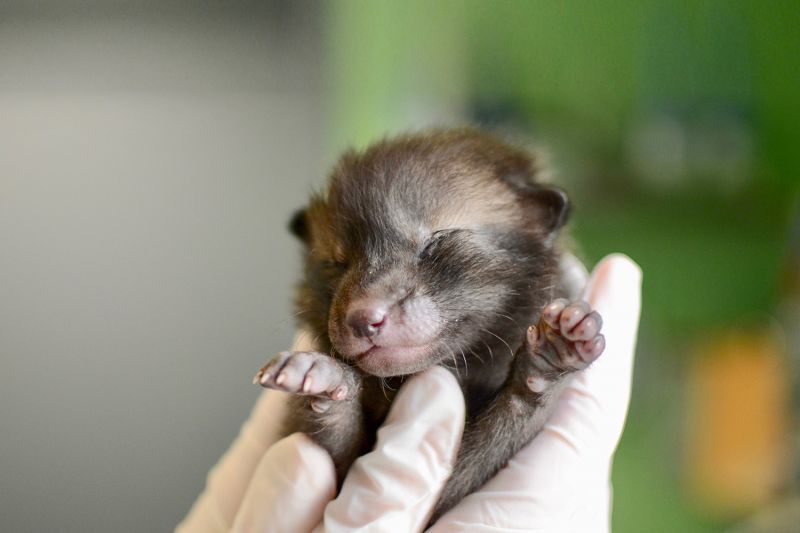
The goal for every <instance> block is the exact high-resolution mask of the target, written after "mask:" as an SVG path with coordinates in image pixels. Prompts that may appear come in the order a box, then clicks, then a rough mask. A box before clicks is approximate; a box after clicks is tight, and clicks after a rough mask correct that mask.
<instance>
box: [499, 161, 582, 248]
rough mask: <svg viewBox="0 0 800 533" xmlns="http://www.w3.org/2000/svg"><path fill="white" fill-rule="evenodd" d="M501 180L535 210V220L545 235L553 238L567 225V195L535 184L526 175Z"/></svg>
mask: <svg viewBox="0 0 800 533" xmlns="http://www.w3.org/2000/svg"><path fill="white" fill-rule="evenodd" d="M503 180H504V181H505V182H506V183H508V184H509V185H511V187H512V188H513V189H514V190H515V191H517V193H518V194H519V195H520V196H522V198H523V199H524V202H525V203H527V204H528V205H529V206H530V207H531V208H532V209H535V210H536V219H537V222H538V223H539V224H541V225H542V228H543V230H544V233H545V234H546V235H550V236H555V234H556V232H557V231H558V230H559V229H561V227H562V226H563V225H564V224H566V223H567V219H568V218H569V211H570V204H569V198H568V197H567V193H565V192H564V191H562V190H561V189H559V188H558V187H553V186H551V185H543V184H541V183H535V182H533V181H532V178H531V177H530V176H529V175H528V174H510V175H508V176H505V177H504V178H503Z"/></svg>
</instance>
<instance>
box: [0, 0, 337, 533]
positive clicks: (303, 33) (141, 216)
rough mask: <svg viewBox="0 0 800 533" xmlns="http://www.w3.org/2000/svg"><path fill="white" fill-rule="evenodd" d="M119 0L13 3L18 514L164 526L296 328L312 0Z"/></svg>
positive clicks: (12, 460)
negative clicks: (259, 372)
mask: <svg viewBox="0 0 800 533" xmlns="http://www.w3.org/2000/svg"><path fill="white" fill-rule="evenodd" d="M125 5H127V4H124V3H120V2H110V3H103V2H95V3H86V2H74V1H73V2H66V3H65V2H57V1H53V2H13V1H12V2H4V3H2V4H1V5H0V530H2V531H36V532H42V531H63V532H70V531H75V532H78V531H80V532H86V531H114V532H120V531H137V532H141V531H168V530H171V529H172V528H173V527H174V525H175V524H176V523H177V522H178V521H179V520H180V518H181V517H182V516H183V515H184V514H185V513H186V512H187V510H188V509H189V506H190V505H191V503H192V501H193V500H194V498H195V497H196V496H197V494H198V493H199V491H200V490H201V489H202V486H203V483H204V477H205V474H206V472H207V470H208V468H209V467H210V466H211V465H212V464H213V463H214V462H215V461H216V459H217V458H218V457H219V456H220V454H221V453H222V452H223V451H224V450H225V448H226V447H227V445H228V444H229V443H230V442H231V440H232V439H233V438H234V437H235V435H236V432H237V430H238V428H239V425H240V424H241V422H242V421H243V419H244V418H245V417H246V415H247V413H248V411H249V409H250V407H251V405H252V404H253V402H254V400H255V398H256V395H257V390H255V388H254V387H253V386H252V385H250V381H249V380H250V377H251V376H252V374H253V373H254V371H255V370H256V369H257V368H258V366H259V365H260V364H261V363H262V362H263V361H264V360H265V359H266V358H267V357H269V356H270V355H271V354H272V353H274V352H275V351H277V350H279V349H282V348H285V347H286V346H287V344H288V342H289V340H290V338H291V333H292V322H291V318H290V311H289V309H290V307H289V305H290V299H291V284H292V282H293V280H294V279H295V277H296V274H297V267H298V258H297V254H298V250H297V246H296V245H295V243H294V242H293V240H292V239H291V238H290V237H289V235H288V234H287V233H286V231H285V229H284V228H285V224H286V221H287V220H288V217H289V215H290V213H291V212H292V211H293V210H294V208H296V207H298V206H300V205H301V204H302V202H303V200H304V198H305V197H306V195H307V193H308V191H309V190H310V188H311V186H312V184H315V183H318V182H320V180H321V177H322V174H323V171H324V168H325V162H324V161H321V159H322V158H321V157H320V155H319V154H320V151H321V150H320V147H321V144H322V140H321V133H320V132H321V131H322V124H321V118H320V116H321V105H320V100H321V99H320V94H321V89H320V85H321V77H320V75H319V71H320V59H319V56H320V38H319V35H320V17H319V15H318V13H317V12H316V11H317V7H315V5H314V4H311V3H305V2H303V3H297V2H293V3H288V2H286V3H276V2H271V3H267V4H266V5H264V4H262V3H251V4H242V3H236V2H222V3H219V5H220V6H221V7H218V8H214V9H212V8H208V7H204V4H203V3H190V2H167V3H153V4H152V6H151V7H149V8H132V7H125ZM145 5H146V4H145ZM215 5H216V4H215ZM153 6H158V7H153Z"/></svg>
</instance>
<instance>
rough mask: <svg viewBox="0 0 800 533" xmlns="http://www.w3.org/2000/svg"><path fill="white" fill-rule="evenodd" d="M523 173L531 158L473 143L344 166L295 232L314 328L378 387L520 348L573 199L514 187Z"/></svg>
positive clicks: (437, 145)
mask: <svg viewBox="0 0 800 533" xmlns="http://www.w3.org/2000/svg"><path fill="white" fill-rule="evenodd" d="M513 158H517V159H516V160H512V159H513ZM512 163H516V164H517V166H520V165H521V166H522V167H523V169H522V170H523V171H527V172H528V173H530V172H531V171H530V164H531V162H530V160H529V159H528V158H527V156H526V155H524V154H523V153H521V152H518V151H515V150H513V149H512V148H509V147H507V146H506V145H504V144H501V143H499V142H498V141H496V140H494V139H492V138H490V137H487V136H485V135H482V134H477V133H474V132H455V133H454V132H448V133H437V134H429V135H427V136H413V137H406V138H402V139H400V140H397V141H391V142H384V143H381V144H379V145H376V146H374V147H372V148H371V149H369V150H367V152H365V153H364V154H361V155H357V154H349V155H346V156H345V157H344V158H343V159H342V161H341V163H340V165H339V166H338V167H337V169H336V170H335V172H334V175H333V177H332V180H331V184H330V188H329V189H328V191H327V192H326V194H324V195H323V196H319V197H316V198H315V199H313V200H312V203H311V205H310V206H309V208H308V209H307V210H306V211H305V212H304V214H303V215H301V217H302V218H300V219H298V220H297V221H296V223H297V224H296V229H297V230H298V231H299V232H300V233H301V234H302V235H303V236H304V238H305V240H306V242H307V244H308V252H307V257H306V269H307V270H306V280H305V282H304V284H303V288H302V293H301V298H300V305H301V307H302V309H301V312H302V313H308V314H309V315H311V316H306V317H305V319H306V320H307V321H308V322H309V323H310V324H312V326H313V325H316V326H317V328H318V329H322V328H326V329H327V333H328V336H329V338H330V340H331V342H332V344H333V347H334V348H335V349H336V351H337V352H338V353H339V354H340V355H341V356H342V357H343V358H345V359H348V360H351V361H353V362H355V363H356V364H358V366H360V367H361V368H362V369H363V370H365V371H366V372H368V373H370V374H373V375H377V376H393V375H401V374H409V373H413V372H417V371H420V370H422V369H424V368H427V367H429V366H432V365H434V364H437V363H439V362H442V361H445V362H446V361H447V360H450V361H453V360H456V359H458V360H460V359H461V358H462V357H465V356H468V355H469V352H470V351H472V350H473V349H474V348H475V347H481V350H482V351H485V350H484V349H483V344H487V345H490V346H498V344H499V343H500V342H506V343H509V344H511V345H513V344H514V343H518V342H519V341H518V339H519V338H521V334H522V331H524V328H525V327H526V326H527V325H528V323H530V321H531V320H532V318H533V316H532V314H533V309H534V308H537V307H539V306H541V305H542V304H543V303H544V300H545V299H546V298H548V297H549V292H548V290H549V288H550V287H551V286H552V284H553V282H554V280H553V276H552V273H553V271H554V257H555V254H554V252H553V251H552V248H551V243H552V237H553V232H554V231H555V230H556V229H557V228H558V226H560V224H561V223H562V222H563V218H564V210H565V209H566V200H565V197H564V196H563V193H560V192H558V191H555V190H553V189H547V188H541V187H534V186H531V185H530V184H523V183H522V182H520V181H519V179H518V178H519V176H518V175H515V176H513V177H511V178H510V179H509V176H508V175H507V173H506V172H505V171H507V168H505V167H504V166H503V165H504V164H505V165H506V166H508V165H510V164H512ZM301 316H302V315H301ZM503 349H505V347H503Z"/></svg>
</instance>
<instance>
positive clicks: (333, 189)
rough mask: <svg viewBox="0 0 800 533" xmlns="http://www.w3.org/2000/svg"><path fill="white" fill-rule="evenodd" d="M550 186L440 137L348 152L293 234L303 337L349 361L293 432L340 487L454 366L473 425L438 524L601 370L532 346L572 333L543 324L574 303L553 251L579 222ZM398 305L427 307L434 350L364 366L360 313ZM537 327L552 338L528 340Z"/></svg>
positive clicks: (465, 132) (497, 150)
mask: <svg viewBox="0 0 800 533" xmlns="http://www.w3.org/2000/svg"><path fill="white" fill-rule="evenodd" d="M536 177H537V164H536V160H535V159H534V158H533V157H532V156H531V155H530V154H529V153H527V152H526V151H524V150H521V149H518V148H516V147H514V146H511V145H509V144H507V143H505V142H503V141H501V140H499V139H498V138H496V137H493V136H491V135H488V134H486V133H483V132H480V131H476V130H473V129H459V130H433V131H428V132H424V133H420V134H411V135H406V136H402V137H398V138H395V139H390V140H384V141H381V142H379V143H377V144H374V145H372V146H371V147H369V148H368V149H367V150H366V151H364V152H361V153H358V152H352V151H351V152H348V153H346V154H345V155H344V156H343V157H342V158H341V160H340V162H339V163H338V165H337V166H336V168H335V169H334V171H333V173H332V175H331V178H330V183H329V186H328V188H327V190H326V191H325V192H323V193H322V194H319V195H316V196H314V197H313V198H312V200H311V203H310V205H309V206H308V208H307V209H306V210H304V211H303V212H301V213H300V214H298V215H297V216H296V217H295V219H294V220H293V221H292V230H293V231H294V232H295V233H296V234H297V235H298V236H300V237H301V238H302V239H303V241H304V242H305V243H306V247H305V251H304V260H305V274H304V277H303V281H302V283H301V285H300V290H299V295H298V298H297V308H298V316H299V317H300V324H301V326H303V327H304V328H306V329H308V330H310V331H311V332H312V333H313V335H314V336H315V337H316V338H317V343H318V345H319V348H318V349H319V351H320V352H321V353H320V354H316V355H314V357H317V358H319V359H318V360H319V361H320V362H325V363H326V364H329V363H331V362H332V361H333V360H331V361H327V360H326V359H325V358H327V357H328V356H327V355H323V354H330V355H331V356H332V357H333V358H334V359H335V360H336V361H339V362H335V363H332V364H333V365H334V366H332V367H331V368H332V372H334V374H335V375H336V376H339V375H341V381H337V383H341V384H343V388H342V389H341V391H347V397H346V398H337V399H336V400H337V401H334V400H332V399H331V398H333V394H332V393H331V394H328V396H327V397H326V398H323V400H325V401H324V402H323V401H322V400H321V399H320V396H319V395H316V396H307V395H302V394H300V395H296V396H293V397H292V408H291V410H290V415H289V417H288V418H287V420H286V432H287V433H291V432H295V431H303V432H306V433H308V434H309V435H312V437H313V438H314V439H315V440H316V441H317V442H318V443H320V444H321V445H322V446H324V447H325V448H326V449H327V450H328V451H329V452H330V454H331V455H332V457H333V459H334V462H335V464H336V466H337V473H338V475H339V479H340V481H341V479H342V478H343V476H344V475H345V473H346V471H347V469H348V468H349V467H350V465H351V464H352V462H353V461H354V460H355V459H356V458H357V457H358V456H359V455H361V454H363V453H365V452H366V451H368V450H369V449H370V448H371V447H372V445H373V444H374V440H375V432H376V430H377V427H378V426H379V425H380V423H381V422H382V421H383V419H384V417H385V416H386V413H387V410H388V408H389V406H390V404H391V401H392V398H393V394H394V391H395V390H396V389H397V388H399V386H400V385H401V383H402V380H403V377H404V376H405V375H408V374H411V373H414V372H417V371H420V370H423V369H424V368H428V367H430V366H433V365H437V364H438V365H443V366H446V367H448V368H450V369H451V370H452V371H453V373H454V374H455V375H456V376H457V378H458V380H459V383H460V384H461V386H462V389H463V392H464V397H465V400H466V403H467V424H466V428H465V431H464V437H463V440H462V446H461V450H460V452H459V455H458V459H457V462H456V465H455V468H454V472H453V475H452V478H451V480H450V482H449V483H448V485H447V486H446V488H445V490H444V492H443V494H442V497H441V500H440V502H439V506H438V507H437V509H436V511H435V513H434V518H435V517H437V516H439V515H440V514H441V513H442V512H444V511H446V510H447V509H449V508H450V507H452V505H454V504H455V503H457V502H458V501H459V500H460V499H461V498H463V497H464V496H465V495H466V494H468V493H470V492H472V491H474V490H476V489H477V488H479V487H480V486H481V485H482V484H483V483H484V482H485V481H486V480H487V479H488V478H489V477H491V476H493V475H494V474H495V473H496V472H497V471H498V470H499V469H500V468H502V467H503V466H504V465H505V464H506V462H507V461H508V459H509V458H510V457H511V456H513V454H515V453H516V452H517V451H518V450H519V449H520V447H521V446H523V445H524V444H525V443H527V442H529V441H530V440H531V439H532V438H533V436H534V435H535V434H536V433H537V432H538V431H539V430H540V429H541V427H542V425H543V424H544V421H545V419H546V417H547V415H548V413H549V411H550V409H551V407H552V405H553V403H554V399H555V398H556V397H557V396H558V394H559V392H560V390H561V389H562V388H563V384H564V382H565V377H564V376H565V375H567V374H568V373H569V371H571V370H576V369H579V368H582V367H584V366H586V364H588V362H591V361H590V360H588V362H587V359H586V358H580V360H579V362H578V364H575V361H574V360H573V359H572V358H571V356H567V357H565V356H564V354H565V353H566V352H563V351H559V350H560V348H559V349H556V348H553V347H552V346H549V345H548V346H549V347H544V348H543V347H542V346H539V347H538V348H535V347H533V345H535V344H536V341H535V338H536V336H537V335H538V337H539V338H540V339H544V338H545V333H546V332H547V333H548V335H551V334H552V335H558V334H559V333H558V331H557V328H556V329H553V328H549V327H548V326H547V325H546V324H544V323H543V322H542V321H541V320H540V314H541V311H542V309H543V307H544V306H545V304H547V303H549V302H551V301H553V300H554V299H555V298H557V297H559V296H565V294H563V292H564V291H563V289H562V288H561V287H560V279H559V274H558V272H559V270H558V264H559V252H558V250H557V249H556V247H555V244H554V243H555V238H556V235H557V232H558V230H559V229H560V228H561V226H562V225H563V224H564V222H565V221H566V217H567V212H568V204H567V200H566V196H565V195H564V193H562V192H561V191H559V190H558V189H555V188H552V187H549V186H545V185H542V184H539V183H537V181H536ZM392 291H397V294H398V295H400V296H397V295H395V293H394V292H392ZM389 292H391V293H392V294H391V295H390V296H386V297H387V298H392V301H395V300H397V301H399V303H398V304H396V305H401V306H402V303H403V302H404V301H405V300H404V299H405V298H421V299H424V301H425V302H427V304H426V305H428V306H429V307H430V309H432V310H433V311H431V313H434V314H435V317H436V324H437V326H436V327H437V328H438V329H437V334H436V339H435V341H433V342H431V343H430V345H429V346H428V347H427V348H426V351H425V353H424V356H421V357H420V358H417V359H413V360H411V361H407V362H404V363H402V364H401V363H399V362H398V363H395V362H394V360H391V359H389V360H388V362H387V361H378V362H374V361H369V360H368V359H367V358H365V359H359V358H357V357H353V356H352V354H349V353H347V352H348V348H346V346H349V345H348V344H347V342H349V341H348V340H347V339H351V338H352V336H351V337H348V336H347V335H345V334H344V333H343V332H342V328H343V327H346V326H343V319H342V317H343V316H344V315H345V314H346V313H347V312H348V306H350V305H351V303H352V302H353V301H354V300H357V299H359V298H364V297H366V296H365V295H367V296H369V297H372V296H374V295H375V294H381V295H386V294H388V293H389ZM403 295H405V296H403ZM587 313H588V311H587ZM556 318H557V317H556ZM596 321H597V329H598V331H599V317H597V319H596ZM537 323H538V324H539V327H538V330H537V329H535V328H531V329H529V328H528V326H529V325H530V324H537ZM532 332H533V333H532ZM595 333H596V332H595ZM531 335H533V337H531ZM548 338H549V337H548ZM532 339H533V340H532ZM351 340H352V339H351ZM356 341H358V339H355V340H353V342H356ZM359 342H361V341H359ZM570 346H572V345H570ZM340 348H341V349H340ZM600 350H602V348H600ZM342 352H344V353H345V354H346V355H343V354H342ZM573 352H574V349H573ZM598 355H599V353H598ZM285 357H290V355H286V356H285ZM285 357H284V359H285ZM595 357H596V355H595ZM566 359H570V361H569V364H567V363H566V362H565V360H566ZM589 359H591V358H589ZM281 364H283V363H281ZM270 368H271V369H273V370H274V371H273V370H270ZM279 370H280V367H279V366H276V365H275V364H274V363H273V364H272V367H270V366H269V365H268V368H267V370H266V371H265V370H262V372H261V373H260V374H259V378H262V384H264V385H265V386H270V384H269V383H266V380H267V378H268V377H269V375H270V372H271V373H272V376H273V379H274V375H275V371H279ZM531 376H540V377H543V378H546V379H547V380H548V381H547V383H548V384H549V385H548V387H547V388H546V390H543V391H538V392H534V391H532V389H531V386H530V385H529V382H528V381H527V379H528V378H530V377H531ZM338 379H339V378H338V377H337V380H338ZM272 385H273V386H275V383H274V382H272ZM275 388H280V387H277V386H276V387H275ZM341 391H340V392H341ZM315 402H317V403H316V404H315ZM320 402H322V403H320ZM323 404H324V405H323ZM320 406H322V407H320ZM318 411H324V412H318Z"/></svg>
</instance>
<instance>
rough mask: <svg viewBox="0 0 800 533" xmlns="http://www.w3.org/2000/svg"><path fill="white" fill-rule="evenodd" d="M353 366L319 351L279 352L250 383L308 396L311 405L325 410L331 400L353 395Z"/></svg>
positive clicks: (343, 398)
mask: <svg viewBox="0 0 800 533" xmlns="http://www.w3.org/2000/svg"><path fill="white" fill-rule="evenodd" d="M351 373H352V370H351V369H350V368H349V367H348V366H347V365H345V364H344V363H342V362H340V361H338V360H336V359H334V358H333V357H331V356H330V355H328V354H324V353H320V352H280V353H279V354H278V355H277V356H275V357H274V358H273V359H272V360H271V361H270V362H269V363H267V364H266V365H264V366H263V367H261V369H260V370H259V371H258V373H256V375H255V377H254V378H253V383H254V384H258V385H261V386H262V387H265V388H268V389H275V390H280V391H284V392H289V393H292V394H300V395H303V396H310V397H311V408H312V409H314V410H315V411H318V412H323V411H326V410H327V409H328V408H329V407H330V402H331V401H341V400H347V399H349V398H352V397H353V396H354V393H355V381H354V380H353V379H352V376H351Z"/></svg>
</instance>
